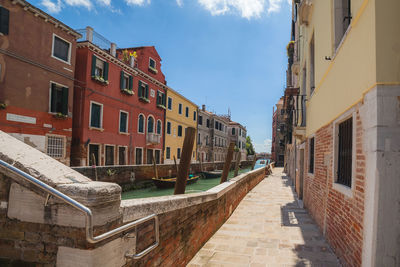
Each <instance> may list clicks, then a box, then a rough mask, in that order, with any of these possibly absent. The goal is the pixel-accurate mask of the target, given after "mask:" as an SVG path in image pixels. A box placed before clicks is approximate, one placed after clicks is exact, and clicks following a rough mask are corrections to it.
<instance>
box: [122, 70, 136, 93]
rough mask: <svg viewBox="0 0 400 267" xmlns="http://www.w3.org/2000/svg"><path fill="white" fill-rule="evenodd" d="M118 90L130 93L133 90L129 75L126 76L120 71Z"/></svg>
mask: <svg viewBox="0 0 400 267" xmlns="http://www.w3.org/2000/svg"><path fill="white" fill-rule="evenodd" d="M120 79H121V80H120V89H121V90H124V89H127V90H130V91H132V89H133V77H132V76H131V75H128V74H126V73H125V72H123V71H121V74H120Z"/></svg>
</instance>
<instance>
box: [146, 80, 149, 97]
mask: <svg viewBox="0 0 400 267" xmlns="http://www.w3.org/2000/svg"><path fill="white" fill-rule="evenodd" d="M145 97H146V98H147V99H148V98H149V85H148V84H146V94H145Z"/></svg>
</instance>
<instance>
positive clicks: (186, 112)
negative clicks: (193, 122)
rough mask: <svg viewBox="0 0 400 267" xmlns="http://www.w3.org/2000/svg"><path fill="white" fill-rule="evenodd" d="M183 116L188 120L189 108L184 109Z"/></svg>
mask: <svg viewBox="0 0 400 267" xmlns="http://www.w3.org/2000/svg"><path fill="white" fill-rule="evenodd" d="M185 116H186V117H187V118H189V108H188V107H186V110H185Z"/></svg>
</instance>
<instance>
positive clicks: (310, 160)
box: [308, 137, 315, 173]
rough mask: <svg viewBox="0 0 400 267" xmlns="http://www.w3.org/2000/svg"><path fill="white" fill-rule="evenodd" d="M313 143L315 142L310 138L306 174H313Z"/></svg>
mask: <svg viewBox="0 0 400 267" xmlns="http://www.w3.org/2000/svg"><path fill="white" fill-rule="evenodd" d="M314 142H315V138H314V137H313V138H311V139H310V145H309V148H310V152H309V155H310V156H309V163H308V172H309V173H314V145H315V144H314Z"/></svg>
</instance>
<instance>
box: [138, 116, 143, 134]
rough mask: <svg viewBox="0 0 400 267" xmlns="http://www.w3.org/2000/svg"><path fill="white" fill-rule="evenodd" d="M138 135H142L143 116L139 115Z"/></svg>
mask: <svg viewBox="0 0 400 267" xmlns="http://www.w3.org/2000/svg"><path fill="white" fill-rule="evenodd" d="M138 133H144V116H143V114H140V115H139V120H138Z"/></svg>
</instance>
